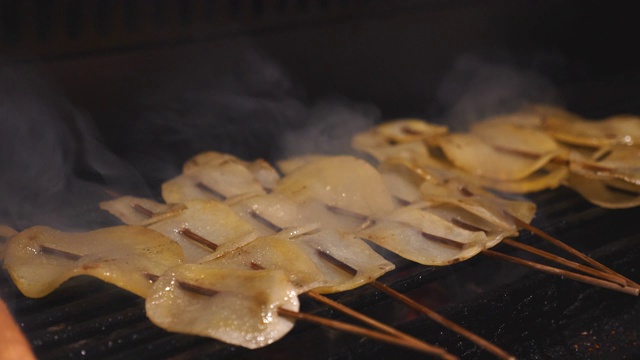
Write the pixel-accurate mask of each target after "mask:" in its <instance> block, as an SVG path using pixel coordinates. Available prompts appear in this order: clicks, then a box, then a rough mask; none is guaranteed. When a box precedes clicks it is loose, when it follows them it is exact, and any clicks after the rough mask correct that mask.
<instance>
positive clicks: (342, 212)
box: [325, 205, 368, 221]
mask: <svg viewBox="0 0 640 360" xmlns="http://www.w3.org/2000/svg"><path fill="white" fill-rule="evenodd" d="M325 207H326V208H327V210H329V211H331V212H332V213H334V214H336V215H342V216H348V217H350V218H354V219H356V220H360V221H366V220H367V219H368V217H367V216H366V215H362V214H359V213H357V212H354V211H351V210H347V209H343V208H341V207H337V206H333V205H325Z"/></svg>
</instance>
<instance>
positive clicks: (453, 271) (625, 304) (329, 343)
mask: <svg viewBox="0 0 640 360" xmlns="http://www.w3.org/2000/svg"><path fill="white" fill-rule="evenodd" d="M535 200H536V202H537V203H538V204H539V205H540V208H541V213H542V214H544V215H543V216H539V217H538V218H537V219H536V220H535V221H534V224H536V225H537V226H539V227H540V228H543V229H547V230H548V231H549V232H550V233H552V234H554V235H556V236H557V237H559V238H561V239H565V240H566V242H567V243H568V244H570V245H572V246H574V247H576V248H578V249H580V250H581V251H583V252H585V253H587V254H590V255H591V256H592V257H594V258H595V259H597V260H599V261H601V262H603V263H605V264H607V265H608V266H610V267H612V268H613V269H615V270H617V271H619V272H620V273H622V274H624V275H626V276H628V277H630V278H632V279H637V278H638V276H639V275H640V274H639V271H638V269H637V264H638V263H639V261H640V246H639V245H638V244H639V241H640V233H638V231H637V227H633V226H630V225H629V224H632V223H633V221H634V220H635V219H637V218H638V216H639V215H640V209H631V210H624V211H610V210H604V209H601V208H596V207H593V206H591V205H589V204H588V203H586V202H584V200H582V199H580V198H578V197H576V196H575V194H573V193H572V192H571V191H570V190H566V189H561V190H558V191H553V192H548V193H547V192H545V193H540V194H537V195H536V196H535ZM520 239H521V240H522V241H523V242H525V243H529V244H535V245H536V246H539V247H540V248H543V249H548V250H552V248H551V247H550V246H549V245H545V244H544V243H543V241H542V240H539V239H537V238H536V237H534V236H531V235H530V234H528V233H524V234H523V235H522V236H521V238H520ZM498 249H499V250H500V251H503V252H506V253H515V252H514V251H511V250H510V249H509V248H507V247H506V246H504V245H503V246H499V247H498ZM394 262H396V263H397V265H398V268H397V269H396V270H395V271H393V272H392V273H390V274H387V275H385V276H383V277H382V278H381V279H380V280H381V281H382V282H384V283H386V284H388V285H390V286H392V287H393V288H394V289H396V290H398V291H400V292H402V293H403V294H405V295H408V296H410V297H411V298H413V299H415V300H418V301H420V302H421V303H423V304H425V305H428V306H430V307H431V308H432V309H434V310H437V311H438V312H439V313H440V314H442V315H444V316H445V317H447V318H449V319H450V320H453V321H454V322H457V323H458V324H460V325H462V326H464V327H466V328H467V329H470V330H472V331H474V332H476V333H477V334H479V335H481V336H483V337H485V338H486V339H488V340H490V341H491V342H493V343H495V344H497V345H499V346H501V347H502V348H504V349H505V350H507V351H508V352H510V353H512V354H514V355H515V356H517V357H518V358H519V359H540V358H567V359H593V358H634V357H635V356H637V355H639V354H640V350H639V349H638V346H637V345H638V328H637V323H638V321H639V320H640V304H639V303H638V301H637V297H634V296H630V295H626V294H621V293H617V292H613V291H609V290H604V289H599V288H595V287H593V286H590V285H586V284H581V283H577V282H574V281H571V280H566V279H560V278H556V277H553V276H550V275H544V274H540V273H537V272H535V271H532V270H529V269H525V268H521V267H519V266H518V265H512V264H509V263H505V262H500V261H498V260H494V259H490V258H486V257H482V256H477V257H475V258H473V259H471V260H469V261H465V262H462V263H459V264H455V265H452V266H447V267H443V268H434V267H425V266H421V265H417V264H413V263H410V262H408V261H404V260H402V259H394ZM2 275H3V276H2V278H1V283H0V285H1V288H0V289H1V291H2V292H1V293H2V296H3V298H4V299H5V300H6V301H7V302H8V303H9V304H10V305H11V306H12V310H13V313H14V314H15V317H16V319H17V321H18V322H19V323H20V325H21V326H22V328H23V330H24V331H25V334H26V336H27V337H28V339H29V340H30V341H31V343H32V345H33V348H34V351H35V352H36V355H37V356H38V358H40V359H64V358H79V357H87V358H114V359H115V358H122V359H126V358H170V359H192V358H193V359H199V358H202V359H205V358H216V359H218V358H220V359H240V358H251V359H261V358H271V357H277V358H282V359H295V358H299V357H301V356H306V357H311V358H334V359H350V358H368V357H371V356H374V355H375V356H376V357H378V356H381V358H391V357H394V356H403V357H409V358H414V357H415V358H417V357H419V356H422V355H421V354H418V353H414V352H412V351H410V350H405V349H401V348H397V347H394V346H390V345H385V344H382V343H378V342H375V341H372V340H366V339H362V338H358V337H356V336H352V335H348V334H343V333H339V332H336V331H333V330H327V329H324V328H321V327H319V326H315V325H310V324H305V323H300V322H299V323H297V324H296V326H295V328H294V329H293V330H292V331H291V332H290V333H289V334H288V335H287V336H286V337H285V338H283V339H282V340H280V341H278V342H276V343H274V344H272V345H270V346H267V347H265V348H262V349H258V350H247V349H243V348H237V347H233V346H229V345H226V344H224V343H221V342H218V341H215V340H211V339H206V338H200V337H195V336H187V335H180V334H172V333H168V332H166V331H164V330H161V329H159V328H157V327H155V326H154V325H153V324H151V323H150V322H149V321H148V320H147V319H146V317H145V312H144V302H143V300H142V299H140V298H137V297H136V296H134V295H132V294H129V293H127V292H125V291H122V290H120V289H118V288H115V287H113V286H111V285H108V284H105V283H102V282H100V281H97V280H95V279H92V278H88V277H80V278H75V279H72V280H71V281H69V282H67V283H65V284H64V285H63V286H61V288H59V289H58V290H56V291H55V292H54V293H53V294H51V295H49V296H47V297H45V298H43V299H28V298H25V297H23V296H22V295H21V294H20V293H19V292H18V290H17V289H16V288H15V287H14V285H13V284H12V283H11V281H10V280H9V279H8V275H7V274H6V273H5V272H3V274H2ZM331 297H332V298H334V299H336V300H338V301H340V302H341V303H344V304H346V305H348V306H349V307H351V308H353V309H356V310H358V311H361V312H363V313H365V314H368V315H371V316H372V317H374V318H376V319H380V320H382V321H384V322H385V323H388V324H392V325H393V326H395V327H397V328H398V329H400V330H402V331H405V332H407V333H409V334H411V335H413V336H416V337H418V338H420V339H423V340H425V341H428V342H431V343H436V344H438V345H440V346H443V347H445V348H447V349H448V350H449V351H450V352H452V353H454V354H456V355H458V356H460V357H462V358H464V359H485V358H494V357H493V355H491V354H488V353H486V352H484V351H483V350H482V349H479V348H478V347H477V346H475V345H473V344H472V343H470V342H469V341H467V340H466V339H464V338H461V337H460V336H459V335H456V334H455V333H452V332H450V331H449V330H447V329H444V328H442V327H440V326H439V325H437V324H435V323H433V322H432V321H430V320H428V319H426V318H424V317H421V316H419V315H418V314H416V313H414V312H413V311H412V310H410V309H408V308H406V307H405V306H404V305H402V304H400V303H399V302H398V301H396V300H392V299H390V298H389V297H387V296H386V295H384V294H381V293H379V292H377V291H375V290H374V289H373V288H372V287H369V286H364V287H362V288H359V289H356V290H353V291H349V292H346V293H343V294H336V295H332V296H331ZM301 300H302V309H303V310H304V311H307V312H312V313H316V314H319V315H322V316H326V317H331V318H336V319H341V320H344V321H350V320H349V319H348V318H345V317H344V316H343V315H341V314H340V313H337V312H335V311H333V310H330V309H327V308H325V307H323V306H320V305H318V304H316V303H314V302H313V301H312V300H310V299H308V298H304V296H302V297H301Z"/></svg>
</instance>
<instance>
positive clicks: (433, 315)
mask: <svg viewBox="0 0 640 360" xmlns="http://www.w3.org/2000/svg"><path fill="white" fill-rule="evenodd" d="M318 255H320V256H321V258H323V259H325V260H327V261H329V262H330V263H331V264H332V265H334V266H336V267H337V268H339V269H341V270H342V271H344V272H346V273H347V274H350V275H352V276H355V274H356V273H357V270H356V269H354V268H352V267H351V266H349V265H348V264H345V263H344V262H342V261H340V260H338V259H336V258H334V257H332V256H331V255H329V254H327V253H324V252H323V251H318ZM369 284H371V285H372V286H373V287H375V288H376V289H378V290H381V291H384V292H386V293H387V294H389V295H391V296H392V297H394V298H396V299H398V300H400V301H402V302H404V303H405V304H407V305H409V306H410V307H412V308H414V309H416V310H418V311H420V312H421V313H423V314H425V315H427V316H428V317H429V318H431V319H432V320H434V321H436V322H437V323H439V324H440V325H443V326H444V327H447V328H449V329H450V330H452V331H455V332H457V333H458V334H460V335H462V336H464V337H466V338H467V339H469V340H471V341H472V342H474V343H475V344H477V345H479V346H481V347H483V348H485V349H487V351H489V352H491V353H493V354H495V355H497V356H499V357H500V358H501V359H508V360H514V359H515V357H514V356H513V355H510V354H509V353H507V352H506V351H504V350H502V349H500V348H499V347H497V346H496V345H494V344H492V343H491V342H489V341H487V340H485V339H483V338H482V337H480V336H478V335H476V334H474V333H473V332H471V331H469V330H467V329H465V328H463V327H462V326H460V325H458V324H456V323H454V322H452V321H450V320H448V319H446V318H444V317H442V316H440V315H439V314H438V313H436V312H435V311H433V310H431V309H429V308H427V307H426V306H423V305H421V304H419V303H417V302H416V301H414V300H412V299H411V298H409V297H407V296H405V295H403V294H401V293H399V292H397V291H395V290H393V289H391V288H390V287H388V286H386V285H384V284H382V283H380V282H379V281H377V280H373V281H372V282H370V283H369ZM327 300H328V299H327ZM337 305H339V304H337ZM382 325H384V324H382ZM374 326H376V325H374ZM381 329H382V328H381ZM382 330H384V329H382Z"/></svg>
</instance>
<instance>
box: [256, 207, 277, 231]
mask: <svg viewBox="0 0 640 360" xmlns="http://www.w3.org/2000/svg"><path fill="white" fill-rule="evenodd" d="M249 215H251V217H252V218H254V219H255V220H256V221H257V222H259V223H260V224H262V225H264V226H266V227H268V228H269V229H270V230H272V231H273V232H280V231H282V228H281V227H280V226H278V225H276V224H274V223H272V222H271V221H269V220H267V219H266V218H264V217H263V216H261V215H260V214H258V213H257V212H256V211H254V210H251V211H249Z"/></svg>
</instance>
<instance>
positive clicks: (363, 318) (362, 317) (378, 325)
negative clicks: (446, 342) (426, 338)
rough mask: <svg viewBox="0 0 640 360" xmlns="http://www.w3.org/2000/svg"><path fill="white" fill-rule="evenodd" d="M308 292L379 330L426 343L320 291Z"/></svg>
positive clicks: (324, 302)
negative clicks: (321, 293)
mask: <svg viewBox="0 0 640 360" xmlns="http://www.w3.org/2000/svg"><path fill="white" fill-rule="evenodd" d="M306 294H307V295H308V296H309V297H311V298H312V299H314V300H316V301H319V302H321V303H323V304H325V305H328V306H330V307H332V308H334V309H336V310H338V311H341V312H343V313H345V314H347V315H349V316H351V317H353V318H355V319H358V320H360V321H362V322H364V323H365V324H368V325H370V326H373V327H375V328H377V329H379V330H382V331H384V332H386V333H388V334H390V335H394V336H396V337H398V338H400V339H404V340H406V341H409V342H417V343H420V344H425V342H423V341H422V340H419V339H417V338H415V337H413V336H410V335H408V334H406V333H403V332H402V331H399V330H398V329H395V328H393V327H391V326H389V325H386V324H383V323H381V322H379V321H377V320H375V319H372V318H370V317H368V316H366V315H364V314H362V313H360V312H357V311H355V310H353V309H351V308H349V307H347V306H344V305H342V304H340V303H339V302H336V301H333V300H331V299H329V298H328V297H326V296H323V295H320V294H318V293H316V292H314V291H309V292H307V293H306Z"/></svg>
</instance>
